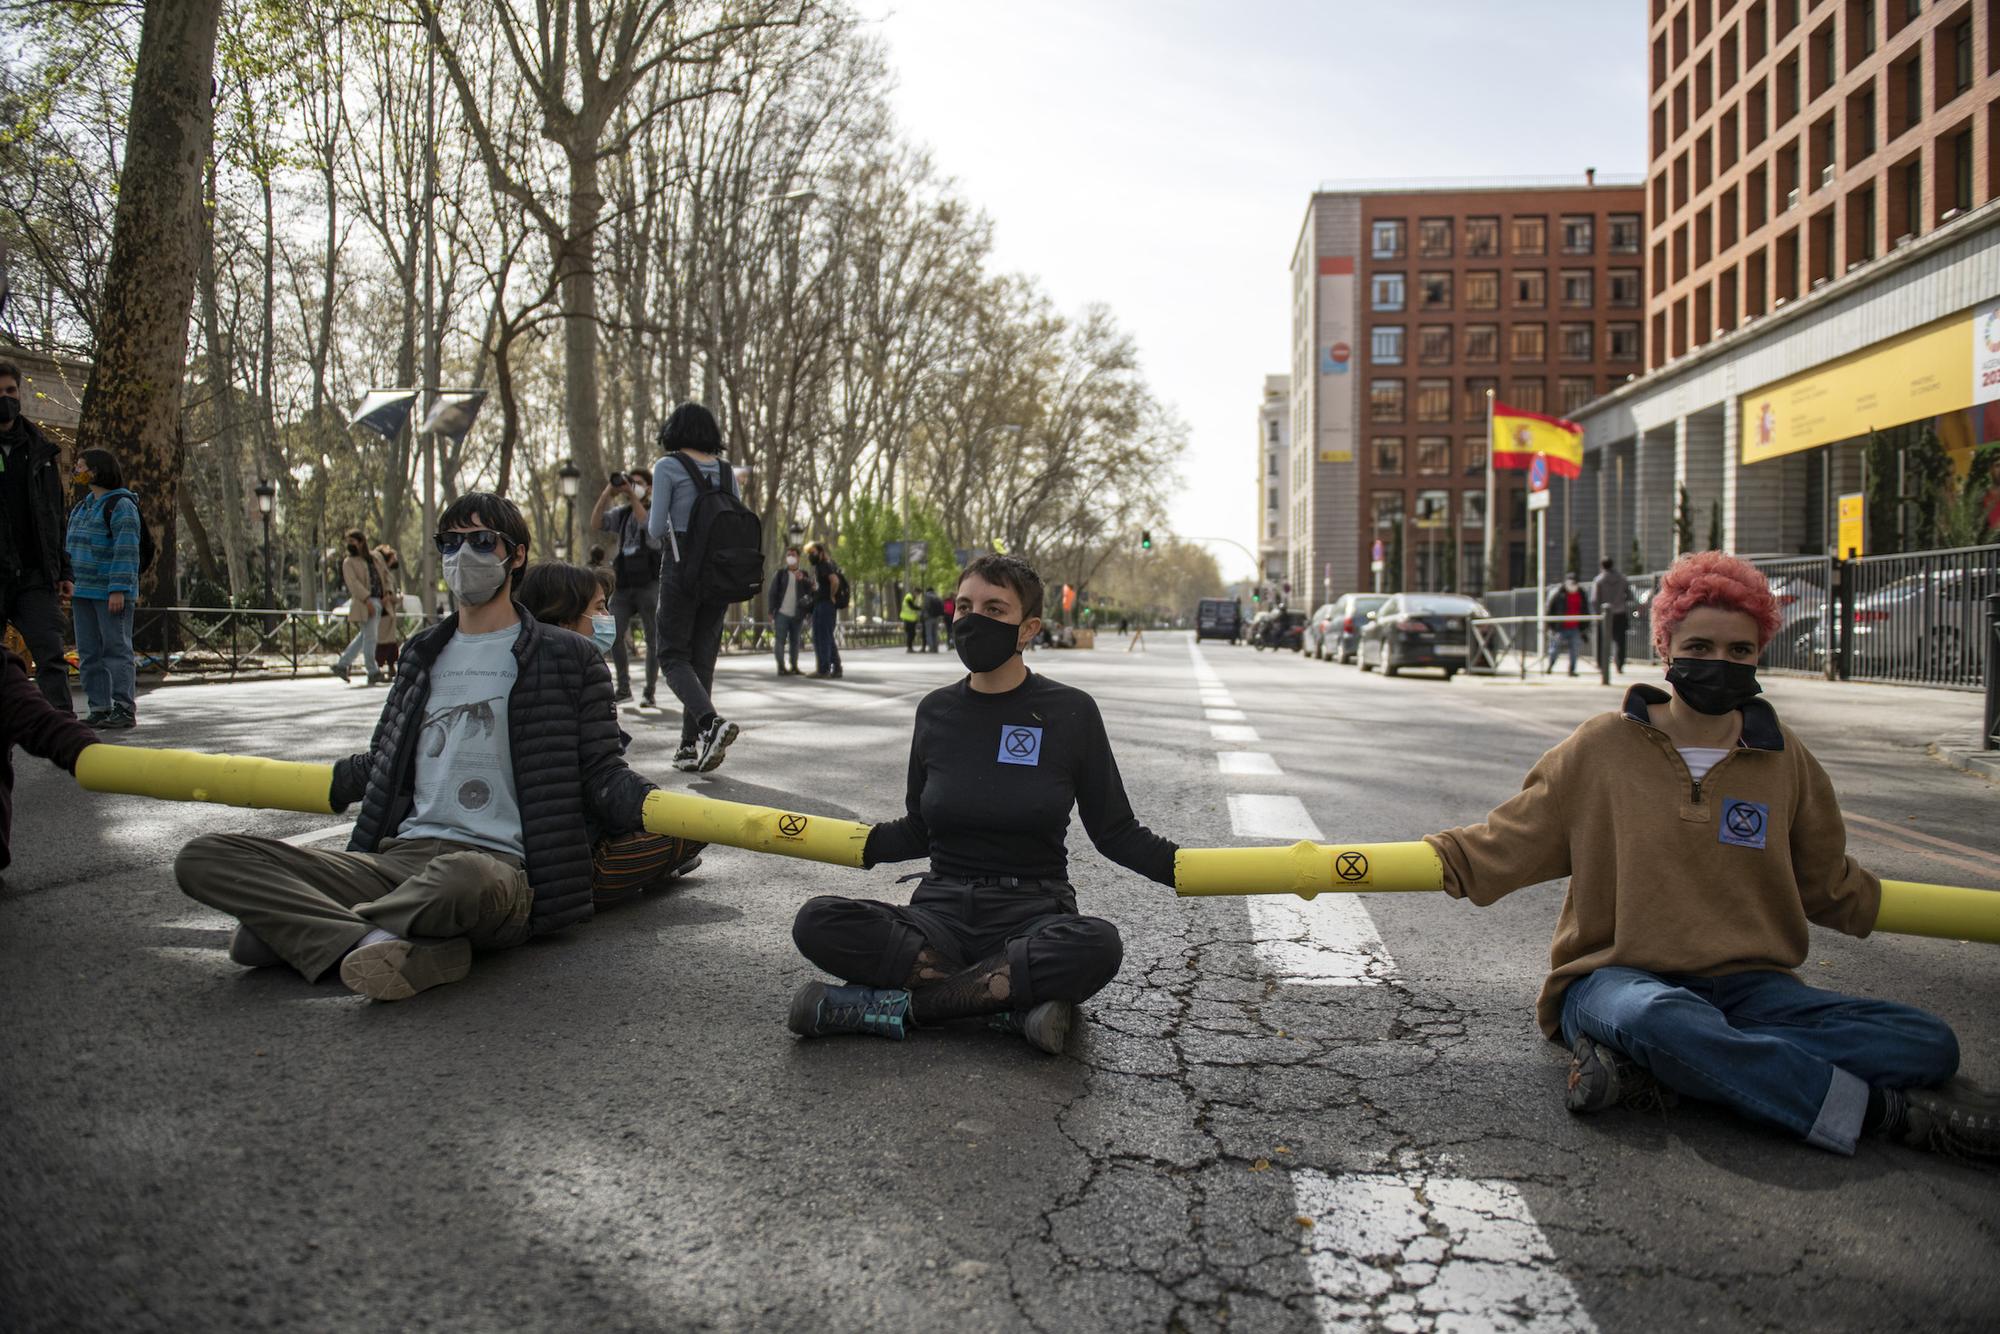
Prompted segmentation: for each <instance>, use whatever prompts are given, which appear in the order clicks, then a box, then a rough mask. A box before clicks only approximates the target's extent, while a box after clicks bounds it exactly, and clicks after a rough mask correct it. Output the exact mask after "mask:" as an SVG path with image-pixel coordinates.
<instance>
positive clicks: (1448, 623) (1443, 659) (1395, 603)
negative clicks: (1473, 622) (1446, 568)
mask: <svg viewBox="0 0 2000 1334" xmlns="http://www.w3.org/2000/svg"><path fill="white" fill-rule="evenodd" d="M1484 615H1486V608H1485V607H1483V606H1481V605H1480V604H1479V602H1478V601H1477V600H1476V599H1474V598H1469V597H1465V596H1464V595H1462V594H1459V593H1397V594H1394V595H1393V596H1391V597H1390V598H1388V599H1387V600H1386V601H1384V602H1383V603H1382V605H1381V606H1380V607H1378V608H1377V609H1376V611H1375V615H1374V617H1373V618H1372V619H1371V620H1370V621H1369V622H1368V624H1367V625H1366V626H1364V627H1363V628H1362V630H1361V634H1360V643H1359V645H1358V646H1357V647H1356V650H1355V652H1356V655H1357V656H1358V657H1359V659H1360V662H1361V670H1362V671H1364V672H1366V671H1371V670H1373V669H1374V668H1377V667H1380V668H1381V669H1382V673H1383V675H1385V676H1394V675H1395V674H1396V673H1397V672H1399V671H1401V670H1402V669H1403V668H1405V667H1439V668H1442V669H1443V670H1444V675H1445V679H1446V680H1447V681H1449V680H1450V679H1451V678H1452V677H1454V676H1456V675H1457V674H1458V673H1459V672H1462V671H1464V670H1465V659H1466V645H1467V643H1468V642H1469V641H1470V637H1471V635H1470V629H1469V625H1468V622H1469V620H1470V618H1472V617H1474V616H1484Z"/></svg>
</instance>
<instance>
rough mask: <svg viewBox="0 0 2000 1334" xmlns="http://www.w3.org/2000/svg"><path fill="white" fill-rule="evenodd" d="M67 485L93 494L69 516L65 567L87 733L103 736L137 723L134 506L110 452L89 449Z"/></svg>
mask: <svg viewBox="0 0 2000 1334" xmlns="http://www.w3.org/2000/svg"><path fill="white" fill-rule="evenodd" d="M70 480H71V481H72V482H75V483H77V484H78V485H80V486H87V487H89V488H90V492H89V494H88V495H86V496H84V498H83V499H82V500H80V501H78V502H77V504H76V508H75V509H73V510H71V511H70V514H69V530H68V535H67V539H66V541H67V545H68V551H69V563H70V566H71V568H72V570H73V571H74V573H75V575H76V592H75V593H74V594H72V595H71V599H70V614H71V615H72V616H73V617H74V618H75V621H76V656H77V659H78V663H79V666H80V668H81V671H82V675H83V695H84V699H85V700H86V701H87V702H88V703H89V705H90V712H89V714H88V715H86V716H85V718H84V720H83V721H84V723H85V724H86V725H87V726H90V727H95V728H99V729H101V730H105V731H112V730H119V729H123V728H128V727H131V726H133V725H134V724H135V723H137V722H138V720H139V704H138V697H137V696H138V691H137V688H136V686H135V684H134V680H135V672H134V668H133V661H132V620H133V615H134V613H135V612H137V611H138V608H139V523H140V519H139V498H138V497H137V496H135V495H133V494H132V493H131V492H130V491H128V490H126V489H125V474H124V472H123V471H122V470H121V469H120V468H119V466H118V459H117V458H116V456H114V455H113V454H112V453H111V451H110V450H108V449H86V450H84V451H83V453H82V454H81V455H79V456H78V457H77V462H76V470H75V471H74V472H72V473H71V474H70Z"/></svg>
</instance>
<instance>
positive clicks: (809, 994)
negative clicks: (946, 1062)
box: [786, 982, 910, 1042]
mask: <svg viewBox="0 0 2000 1334" xmlns="http://www.w3.org/2000/svg"><path fill="white" fill-rule="evenodd" d="M786 1023H787V1026H788V1027H790V1029H791V1030H792V1032H794V1033H797V1034H798V1035H799V1036H800V1037H802V1038H823V1037H827V1036H830V1035H831V1034H834V1033H872V1034H874V1035H875V1036H876V1037H878V1038H889V1039H891V1040H892V1041H896V1042H901V1041H902V1040H903V1037H904V1030H905V1029H907V1028H908V1026H909V1023H910V993H909V992H907V991H900V990H893V989H889V988H881V987H836V986H829V985H827V984H826V983H824V982H808V983H806V984H805V985H804V986H802V987H800V988H799V989H798V990H797V991H796V992H794V993H793V994H792V1013H791V1017H790V1019H788V1020H787V1021H786Z"/></svg>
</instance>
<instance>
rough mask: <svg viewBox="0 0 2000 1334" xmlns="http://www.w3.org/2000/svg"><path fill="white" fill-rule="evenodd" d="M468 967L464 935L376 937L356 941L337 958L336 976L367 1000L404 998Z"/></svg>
mask: <svg viewBox="0 0 2000 1334" xmlns="http://www.w3.org/2000/svg"><path fill="white" fill-rule="evenodd" d="M471 971H472V942H471V941H469V940H467V939H466V938H465V937H464V936H453V937H451V938H450V939H448V940H402V939H400V938H399V939H393V940H378V941H376V942H375V943H374V944H373V945H357V946H355V947H354V948H353V949H351V950H349V951H348V952H347V957H346V958H345V959H342V960H341V961H340V980H341V981H343V982H345V983H346V984H347V985H348V988H349V989H350V990H353V991H358V992H360V993H361V994H362V995H364V996H366V997H368V999H370V1000H378V1001H395V1000H408V999H409V998H410V997H412V996H414V995H416V994H417V993H418V992H419V991H428V990H429V989H430V988H432V987H435V986H442V985H443V984H444V983H446V982H456V981H458V980H459V979H461V978H463V977H464V976H465V975H466V974H467V973H469V972H471Z"/></svg>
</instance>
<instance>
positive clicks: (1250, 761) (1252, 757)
mask: <svg viewBox="0 0 2000 1334" xmlns="http://www.w3.org/2000/svg"><path fill="white" fill-rule="evenodd" d="M1215 759H1216V763H1218V764H1220V765H1221V766H1222V772H1223V773H1224V774H1225V775H1226V776H1228V777H1231V778H1248V777H1263V776H1266V775H1271V774H1281V773H1283V772H1284V770H1282V769H1280V768H1279V767H1278V762H1277V761H1276V760H1274V759H1272V758H1271V757H1270V756H1269V755H1266V754H1265V753H1264V752H1263V751H1261V750H1223V751H1217V752H1216V755H1215Z"/></svg>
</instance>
